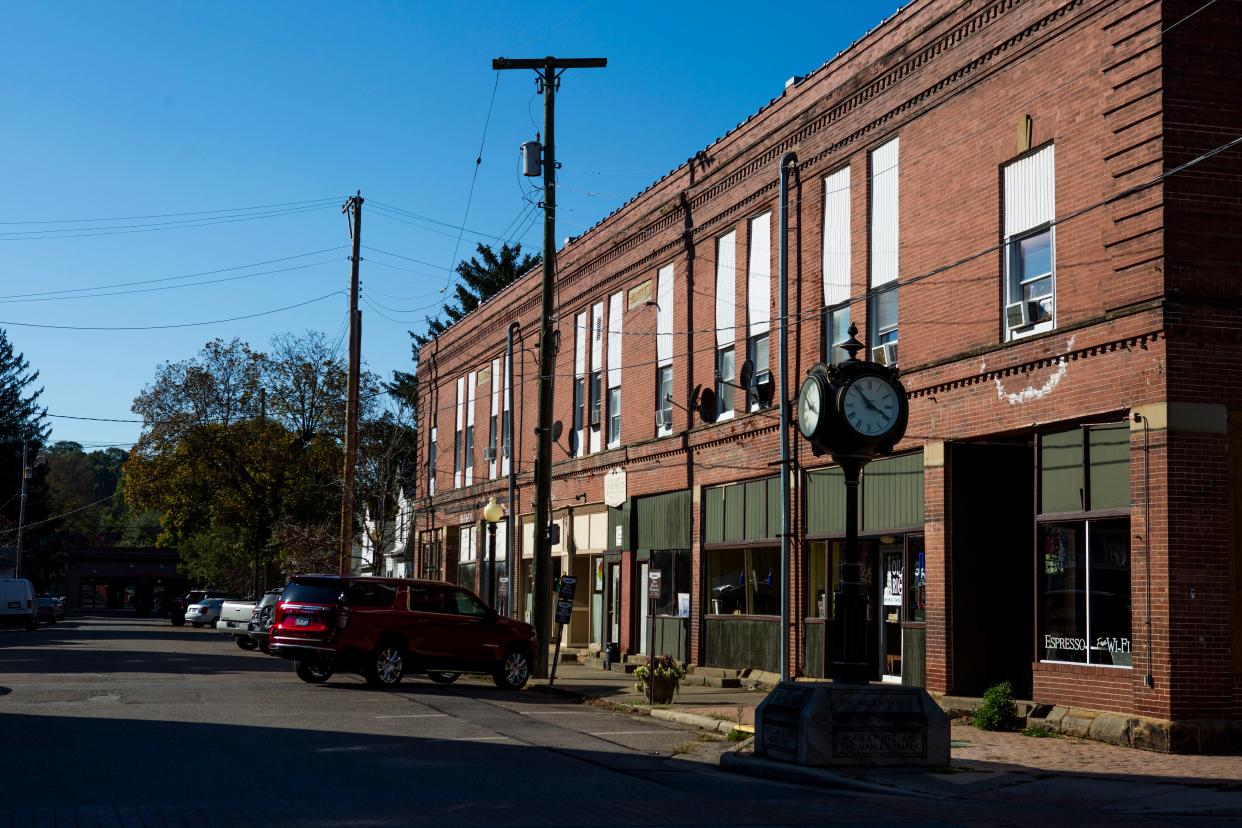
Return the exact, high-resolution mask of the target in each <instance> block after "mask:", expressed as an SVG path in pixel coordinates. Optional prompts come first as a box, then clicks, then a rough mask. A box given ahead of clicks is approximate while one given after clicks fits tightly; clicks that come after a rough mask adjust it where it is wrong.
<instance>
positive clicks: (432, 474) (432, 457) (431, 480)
mask: <svg viewBox="0 0 1242 828" xmlns="http://www.w3.org/2000/svg"><path fill="white" fill-rule="evenodd" d="M435 493H436V418H435V416H434V415H433V416H432V418H431V430H430V435H429V437H428V441H427V494H429V495H434V494H435Z"/></svg>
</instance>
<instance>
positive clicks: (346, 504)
mask: <svg viewBox="0 0 1242 828" xmlns="http://www.w3.org/2000/svg"><path fill="white" fill-rule="evenodd" d="M351 211H352V213H351ZM341 212H342V213H345V215H346V216H350V215H351V214H352V220H351V221H350V226H349V231H350V235H351V236H352V237H353V241H354V249H353V255H352V256H350V257H349V261H350V268H349V383H348V388H347V390H346V393H345V473H344V475H343V476H342V477H343V480H342V483H341V550H340V552H341V562H340V574H341V575H348V574H349V570H350V562H351V561H352V560H353V555H354V478H355V473H356V470H357V465H358V374H359V365H360V363H361V362H362V311H360V310H358V263H359V262H360V261H362V192H361V191H359V192H357V193H356V194H355V195H352V196H350V197H349V198H347V199H346V200H345V203H344V204H343V205H342V206H341Z"/></svg>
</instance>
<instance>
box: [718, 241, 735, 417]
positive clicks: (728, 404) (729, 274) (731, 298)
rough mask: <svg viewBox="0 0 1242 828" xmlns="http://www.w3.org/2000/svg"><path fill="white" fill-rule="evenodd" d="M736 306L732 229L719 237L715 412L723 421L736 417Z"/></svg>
mask: <svg viewBox="0 0 1242 828" xmlns="http://www.w3.org/2000/svg"><path fill="white" fill-rule="evenodd" d="M736 306H737V233H736V232H729V233H725V234H724V235H723V236H721V237H720V238H718V239H716V402H717V410H716V411H717V419H721V420H727V419H729V418H730V417H732V416H733V386H732V385H731V383H734V382H736V379H735V378H734V361H735V360H734V353H733V338H734V336H735V332H734V325H735V322H736V315H737V308H736ZM726 372H727V375H726Z"/></svg>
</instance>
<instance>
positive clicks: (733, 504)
mask: <svg viewBox="0 0 1242 828" xmlns="http://www.w3.org/2000/svg"><path fill="white" fill-rule="evenodd" d="M745 498H746V488H745V487H744V486H742V485H741V484H740V483H739V484H734V485H732V486H725V487H724V540H725V542H726V543H734V542H736V541H741V540H746V507H745V504H744V501H745Z"/></svg>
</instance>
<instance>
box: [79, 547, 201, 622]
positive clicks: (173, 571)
mask: <svg viewBox="0 0 1242 828" xmlns="http://www.w3.org/2000/svg"><path fill="white" fill-rule="evenodd" d="M180 563H181V559H180V558H179V557H178V555H177V550H175V549H164V548H149V547H124V546H116V547H92V548H78V549H70V550H69V560H68V566H67V569H66V572H65V583H64V595H65V604H66V606H67V607H68V608H69V609H79V610H85V611H88V612H89V611H90V610H139V611H144V610H149V609H153V608H158V607H159V606H160V599H161V598H163V597H164V596H165V595H167V596H169V597H172V596H180V595H184V594H185V593H186V592H187V591H188V590H189V587H190V584H189V581H188V579H187V578H186V577H185V576H184V575H181V574H180V573H179V572H178V571H177V567H178V565H179V564H180Z"/></svg>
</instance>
